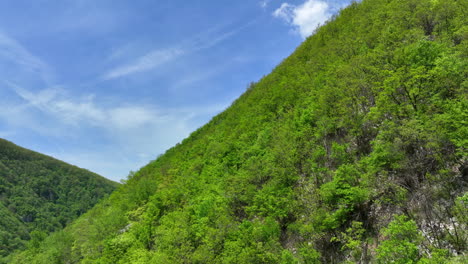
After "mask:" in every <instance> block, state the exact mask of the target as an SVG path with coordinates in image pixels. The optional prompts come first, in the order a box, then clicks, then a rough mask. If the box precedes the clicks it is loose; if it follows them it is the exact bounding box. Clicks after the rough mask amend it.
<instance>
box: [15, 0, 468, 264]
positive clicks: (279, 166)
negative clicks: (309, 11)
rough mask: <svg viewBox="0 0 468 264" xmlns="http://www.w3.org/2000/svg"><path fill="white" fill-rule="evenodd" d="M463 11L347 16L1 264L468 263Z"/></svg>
mask: <svg viewBox="0 0 468 264" xmlns="http://www.w3.org/2000/svg"><path fill="white" fill-rule="evenodd" d="M466 10H468V9H467V1H457V0H445V1H441V0H435V1H434V0H363V1H362V2H361V3H353V4H352V5H351V6H349V7H348V8H346V9H344V10H342V11H341V12H340V14H339V15H338V16H336V17H334V18H333V19H332V20H331V21H329V22H328V23H327V24H326V25H325V26H323V27H321V28H320V29H318V30H317V32H316V33H315V34H314V35H313V36H312V37H310V38H308V39H307V40H306V41H305V42H304V43H303V44H302V45H301V46H300V47H298V49H297V50H296V51H295V52H294V53H293V54H292V55H291V56H290V57H288V58H287V59H285V60H284V61H283V62H282V63H281V64H280V65H279V66H278V67H277V68H276V69H274V70H273V71H272V73H271V74H269V75H267V76H265V77H264V78H263V79H262V80H260V81H259V82H258V83H255V84H252V85H251V86H250V87H249V88H248V89H247V91H246V92H245V93H244V94H243V95H242V96H241V97H240V98H239V99H238V100H236V101H235V102H234V103H233V104H232V105H231V107H229V108H228V109H227V110H226V111H224V112H223V113H221V114H220V115H218V116H216V117H215V118H213V119H212V120H211V121H210V122H209V123H208V124H207V125H205V126H204V127H202V128H200V129H199V130H197V131H195V132H194V133H193V134H192V135H191V136H190V137H189V138H187V139H186V140H184V141H183V142H182V143H181V144H179V145H177V146H175V147H174V148H172V149H170V150H168V151H167V152H166V153H165V154H164V155H163V156H161V157H159V158H158V159H157V160H155V161H153V162H151V163H150V164H148V165H147V166H146V167H144V168H142V169H141V170H140V171H138V172H137V173H136V174H132V175H130V177H129V179H128V182H127V183H126V184H125V185H124V186H123V188H121V189H119V190H117V191H116V192H114V193H113V194H112V195H111V196H110V197H109V199H106V200H105V201H103V202H101V203H99V204H98V205H97V206H96V207H95V208H93V209H91V210H90V211H89V212H88V213H86V214H85V215H83V216H82V217H80V218H79V219H78V220H77V221H76V222H74V223H73V224H72V225H70V226H68V227H67V228H66V229H65V230H64V231H62V232H59V233H56V234H54V235H52V236H51V237H49V238H47V239H46V240H45V241H44V242H43V243H42V244H41V245H39V247H38V248H35V249H31V250H28V251H26V252H22V253H21V254H18V255H16V256H14V260H13V261H12V262H13V263H320V262H322V263H341V262H346V261H348V262H352V263H353V262H355V263H389V262H392V261H393V262H395V263H416V262H419V263H444V262H448V261H450V262H453V263H456V262H457V261H460V263H461V262H462V261H466V259H464V254H466V249H467V235H468V234H467V233H466V230H467V226H466V224H467V222H468V221H467V220H468V215H467V213H466V212H467V210H466V209H467V206H468V195H467V183H468V182H467V177H468V175H467V172H468V170H467V151H466V146H467V138H468V129H467V127H468V126H467V124H466V120H468V113H467V109H468V100H467V94H468V93H467V84H468V83H467V81H466V80H468V78H467V77H468V76H467V75H468V74H467V62H468V60H467V55H468V45H467V43H468V42H467V38H468V25H467V19H466V17H467V16H466Z"/></svg>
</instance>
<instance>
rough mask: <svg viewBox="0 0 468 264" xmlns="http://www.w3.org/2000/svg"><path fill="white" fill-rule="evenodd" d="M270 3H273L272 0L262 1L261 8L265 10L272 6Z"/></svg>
mask: <svg viewBox="0 0 468 264" xmlns="http://www.w3.org/2000/svg"><path fill="white" fill-rule="evenodd" d="M270 2H271V0H262V1H260V3H259V4H260V7H261V8H263V9H265V8H267V6H268V5H269V4H270Z"/></svg>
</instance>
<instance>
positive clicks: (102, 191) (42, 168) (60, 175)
mask: <svg viewBox="0 0 468 264" xmlns="http://www.w3.org/2000/svg"><path fill="white" fill-rule="evenodd" d="M116 187H117V184H116V183H114V182H112V181H109V180H107V179H105V178H103V177H101V176H99V175H97V174H94V173H91V172H89V171H87V170H84V169H80V168H77V167H75V166H72V165H69V164H66V163H64V162H62V161H59V160H56V159H54V158H51V157H48V156H45V155H42V154H39V153H37V152H33V151H31V150H27V149H24V148H21V147H19V146H16V145H15V144H13V143H11V142H9V141H7V140H4V139H0V262H2V261H1V258H2V257H4V256H6V255H8V254H9V253H11V252H12V251H13V250H17V249H24V248H25V246H26V244H27V241H28V240H30V239H31V238H32V239H33V240H34V239H39V240H40V239H43V238H44V237H45V236H46V235H47V234H48V233H51V232H53V231H57V230H60V229H62V228H63V227H65V226H66V225H67V224H68V223H70V222H71V221H72V220H74V219H76V218H77V217H78V216H79V215H81V214H83V213H84V212H86V211H87V210H88V209H90V208H91V207H92V206H94V205H95V204H96V203H97V202H98V201H99V199H101V198H103V197H105V196H107V195H108V194H110V193H111V192H112V191H113V190H114V189H115V188H116Z"/></svg>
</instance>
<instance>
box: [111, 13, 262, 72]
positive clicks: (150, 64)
mask: <svg viewBox="0 0 468 264" xmlns="http://www.w3.org/2000/svg"><path fill="white" fill-rule="evenodd" d="M254 22H255V21H250V22H249V23H246V24H244V25H242V26H239V27H236V28H234V29H232V30H227V31H225V32H219V31H218V30H209V31H208V32H211V31H215V32H214V33H213V32H211V33H209V34H198V35H196V36H195V37H192V38H190V39H188V40H187V41H185V42H184V43H183V44H178V45H175V47H172V48H166V49H156V50H152V51H150V52H148V53H146V54H144V55H142V56H140V57H138V58H136V59H133V60H130V62H128V63H126V64H124V65H119V66H116V67H114V68H113V69H111V70H109V71H108V72H106V73H105V74H104V75H103V77H102V79H104V80H111V79H116V78H120V77H124V76H127V75H131V74H134V73H138V72H143V71H148V70H151V69H154V68H156V67H159V66H161V65H163V64H166V63H169V62H171V61H174V60H176V59H178V58H179V57H181V56H184V55H188V54H191V53H194V52H197V51H201V50H205V49H209V48H211V47H214V46H216V45H218V44H220V43H221V42H223V41H225V40H227V39H229V38H231V37H233V36H234V35H236V34H238V33H239V32H240V31H242V30H244V29H245V28H247V27H249V26H250V25H252V24H253V23H254ZM216 28H218V27H216ZM117 53H119V51H117ZM112 56H113V55H112ZM120 56H121V54H120Z"/></svg>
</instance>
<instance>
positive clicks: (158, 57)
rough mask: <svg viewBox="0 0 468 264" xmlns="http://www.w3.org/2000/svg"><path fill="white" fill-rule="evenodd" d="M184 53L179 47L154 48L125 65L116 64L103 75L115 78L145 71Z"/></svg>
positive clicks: (107, 78) (106, 77) (107, 77)
mask: <svg viewBox="0 0 468 264" xmlns="http://www.w3.org/2000/svg"><path fill="white" fill-rule="evenodd" d="M184 53H186V51H185V50H183V49H180V48H174V49H172V48H169V49H163V50H154V51H151V52H149V53H147V54H145V55H143V56H141V57H140V58H138V59H136V60H135V61H133V62H131V63H129V64H127V65H123V66H118V67H117V68H115V69H112V70H111V71H109V72H108V73H106V74H105V75H104V79H105V80H109V79H115V78H119V77H122V76H126V75H129V74H133V73H136V72H142V71H147V70H150V69H153V68H155V67H157V66H160V65H162V64H164V63H167V62H169V61H172V60H174V59H176V58H178V57H180V56H182V55H184Z"/></svg>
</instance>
